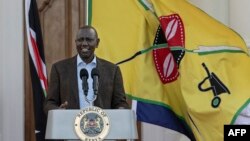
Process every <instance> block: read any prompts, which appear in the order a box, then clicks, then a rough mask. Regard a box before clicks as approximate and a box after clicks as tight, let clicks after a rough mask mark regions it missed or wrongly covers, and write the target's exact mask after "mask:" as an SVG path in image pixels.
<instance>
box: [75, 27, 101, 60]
mask: <svg viewBox="0 0 250 141" xmlns="http://www.w3.org/2000/svg"><path fill="white" fill-rule="evenodd" d="M98 43H99V39H98V38H97V35H96V32H95V30H94V29H92V28H83V29H80V30H79V31H78V34H77V37H76V48H77V52H78V53H79V55H80V57H81V58H82V60H83V61H84V62H85V63H89V62H91V61H92V60H93V58H94V52H95V48H97V47H98Z"/></svg>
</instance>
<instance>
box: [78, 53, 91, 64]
mask: <svg viewBox="0 0 250 141" xmlns="http://www.w3.org/2000/svg"><path fill="white" fill-rule="evenodd" d="M81 64H84V65H87V64H86V63H85V62H84V61H83V60H82V59H81V57H80V55H79V54H78V55H77V66H79V65H81ZM89 64H96V56H94V59H93V60H92V61H91V62H90V63H89Z"/></svg>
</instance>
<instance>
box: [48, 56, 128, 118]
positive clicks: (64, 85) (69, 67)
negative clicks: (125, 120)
mask: <svg viewBox="0 0 250 141" xmlns="http://www.w3.org/2000/svg"><path fill="white" fill-rule="evenodd" d="M96 63H97V64H96V68H97V70H98V71H99V75H100V76H99V91H98V96H97V99H96V100H95V102H94V105H95V106H98V107H101V108H103V109H117V108H120V107H124V108H128V107H129V106H128V103H127V101H126V97H125V92H124V86H123V79H122V75H121V71H120V68H119V67H118V66H117V65H115V64H113V63H111V62H108V61H106V60H103V59H100V58H98V57H97V58H96ZM76 65H77V57H76V56H74V57H72V58H69V59H65V60H62V61H59V62H57V63H55V64H53V66H52V69H51V74H50V82H49V90H48V94H47V98H46V99H45V105H44V110H45V113H47V112H48V110H51V109H58V108H59V106H60V105H61V103H63V102H65V101H68V107H67V109H79V108H80V104H79V95H78V85H77V66H76Z"/></svg>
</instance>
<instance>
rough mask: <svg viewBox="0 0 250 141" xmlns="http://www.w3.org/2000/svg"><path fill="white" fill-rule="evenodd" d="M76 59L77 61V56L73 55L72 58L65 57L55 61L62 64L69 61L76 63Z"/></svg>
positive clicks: (56, 63)
mask: <svg viewBox="0 0 250 141" xmlns="http://www.w3.org/2000/svg"><path fill="white" fill-rule="evenodd" d="M75 61H76V56H73V57H70V58H65V59H62V60H59V61H57V62H55V63H54V65H56V66H58V65H59V66H61V65H65V64H69V63H74V62H75Z"/></svg>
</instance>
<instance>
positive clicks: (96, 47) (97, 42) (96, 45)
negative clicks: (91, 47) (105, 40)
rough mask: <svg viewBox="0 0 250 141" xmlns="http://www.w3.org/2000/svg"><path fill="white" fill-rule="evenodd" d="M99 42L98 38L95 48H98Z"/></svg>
mask: <svg viewBox="0 0 250 141" xmlns="http://www.w3.org/2000/svg"><path fill="white" fill-rule="evenodd" d="M99 42H100V38H98V39H97V41H96V48H98V46H99Z"/></svg>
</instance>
